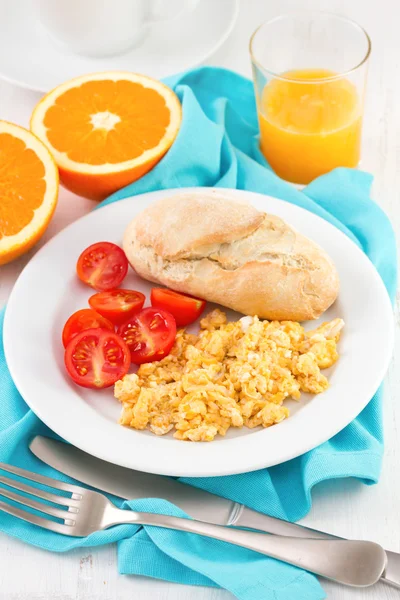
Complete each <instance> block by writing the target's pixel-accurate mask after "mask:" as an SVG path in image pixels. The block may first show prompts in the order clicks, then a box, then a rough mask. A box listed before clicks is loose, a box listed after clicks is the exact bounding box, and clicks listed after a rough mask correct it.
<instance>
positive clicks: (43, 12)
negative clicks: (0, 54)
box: [34, 0, 198, 57]
mask: <svg viewBox="0 0 400 600" xmlns="http://www.w3.org/2000/svg"><path fill="white" fill-rule="evenodd" d="M197 2H198V0H172V1H171V0H168V1H165V0H164V2H162V0H34V4H35V7H36V11H37V15H38V18H39V20H40V22H41V23H42V25H43V26H44V27H45V29H46V30H47V32H48V34H49V35H50V36H51V38H52V39H53V40H54V41H56V42H57V43H58V44H61V45H62V46H63V47H64V48H65V49H66V50H69V51H72V52H75V53H77V54H83V55H86V56H93V57H99V56H110V55H113V54H120V53H122V52H125V51H126V50H128V49H129V48H131V47H132V46H135V45H139V44H140V43H141V42H142V41H143V39H144V37H145V36H146V32H147V31H148V28H149V26H151V25H153V24H155V23H160V22H166V21H171V20H173V19H176V18H178V17H180V16H183V15H184V14H187V13H189V12H190V11H192V10H193V9H194V7H195V6H196V4H197ZM158 8H159V9H161V8H162V9H163V10H162V12H161V11H160V10H157V9H158Z"/></svg>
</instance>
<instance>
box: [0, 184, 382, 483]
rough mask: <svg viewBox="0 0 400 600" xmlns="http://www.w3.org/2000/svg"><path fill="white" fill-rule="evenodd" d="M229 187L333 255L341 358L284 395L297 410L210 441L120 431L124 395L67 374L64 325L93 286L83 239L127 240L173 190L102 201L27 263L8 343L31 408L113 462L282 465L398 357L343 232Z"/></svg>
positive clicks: (359, 259)
mask: <svg viewBox="0 0 400 600" xmlns="http://www.w3.org/2000/svg"><path fill="white" fill-rule="evenodd" d="M193 189H194V188H192V190H193ZM198 190H200V188H198ZM180 191H183V192H184V191H185V190H180ZM186 191H187V190H186ZM176 192H178V190H176ZM231 192H232V194H233V195H235V196H239V197H241V198H245V199H247V200H249V201H250V202H252V203H253V204H254V206H256V208H258V209H261V210H265V211H267V212H271V213H274V214H277V215H279V216H280V217H282V218H283V219H285V220H286V221H287V222H288V223H290V224H292V225H293V226H294V227H296V228H297V229H298V230H299V231H300V232H302V233H303V234H305V235H307V236H308V237H310V238H311V239H314V240H315V241H316V242H317V243H319V244H320V245H321V246H323V247H324V248H325V249H326V250H327V252H328V253H329V254H330V255H331V256H332V258H333V259H334V261H335V263H336V265H337V268H338V271H339V274H340V279H341V292H340V296H339V299H338V301H337V302H336V303H335V304H334V305H333V306H332V307H331V308H330V309H329V310H328V311H327V312H326V313H325V315H324V316H323V320H328V319H332V318H335V317H342V318H343V319H344V320H345V323H346V325H345V329H344V332H343V336H342V339H341V341H340V346H339V351H340V355H341V358H340V360H339V362H338V363H337V364H336V365H335V366H334V367H333V368H332V369H331V372H330V374H329V378H330V382H331V387H330V388H329V390H328V391H326V392H325V393H323V394H321V395H319V396H314V397H313V396H307V395H303V399H302V400H301V401H300V402H299V403H296V402H289V403H288V404H289V406H290V409H291V416H290V417H289V418H288V419H287V420H285V421H283V422H282V423H280V424H278V425H275V426H274V427H270V428H269V429H253V430H249V429H247V428H243V429H241V430H238V429H236V430H235V429H234V428H231V429H230V430H229V432H228V434H227V436H226V437H225V438H221V437H220V438H217V439H216V440H215V441H214V442H212V443H208V444H207V443H191V442H180V441H177V440H174V439H173V438H172V437H171V434H169V435H168V436H164V437H156V436H154V435H153V434H150V433H149V432H141V431H135V430H132V429H128V428H123V427H121V426H120V425H118V424H117V420H118V417H119V414H120V404H119V403H118V402H117V401H116V400H114V398H113V391H112V388H111V389H108V390H103V391H101V392H99V391H91V390H86V389H83V388H80V387H78V386H75V385H74V384H73V383H72V381H70V380H69V378H68V377H67V375H66V373H65V371H64V366H63V348H62V344H61V331H62V328H63V325H64V323H65V321H66V320H67V318H68V317H69V316H70V314H71V313H73V312H74V311H75V310H78V309H79V308H83V307H85V306H86V305H87V299H88V297H89V296H90V295H91V293H92V292H91V290H90V289H89V288H87V287H86V286H84V285H83V284H81V283H80V282H79V281H78V279H77V277H76V274H75V265H76V260H77V257H78V256H79V254H80V252H81V251H82V250H83V249H84V248H85V247H86V246H88V245H89V244H92V243H94V242H96V241H99V240H102V239H106V240H110V241H113V242H116V243H120V241H121V237H122V234H123V231H124V229H125V227H126V225H127V223H128V222H129V221H130V220H131V219H132V217H133V216H134V215H135V214H136V213H137V212H139V211H141V210H142V209H143V208H145V207H146V206H147V205H148V204H149V203H151V202H153V201H155V200H157V199H159V198H161V197H163V196H166V195H167V194H171V193H174V192H173V191H171V190H166V191H159V192H153V193H150V194H143V195H140V196H136V197H132V198H128V199H125V200H122V201H120V202H117V203H115V204H112V205H109V206H107V207H104V208H102V209H99V210H95V211H93V212H91V213H90V214H88V215H86V216H85V217H83V218H81V219H79V220H78V221H76V222H75V223H73V224H71V225H69V226H68V227H67V228H66V229H64V230H63V231H61V232H60V233H59V234H58V235H56V236H55V237H54V238H53V239H51V240H50V241H49V242H48V243H47V244H46V245H45V246H44V247H43V248H42V249H40V250H39V251H38V252H37V254H36V255H35V256H34V258H33V259H32V260H31V261H30V263H29V264H28V265H27V266H26V267H25V269H24V271H23V272H22V274H21V275H20V277H19V279H18V281H17V283H16V285H15V287H14V289H13V291H12V293H11V296H10V299H9V303H8V306H7V311H6V316H5V323H4V344H5V353H6V359H7V363H8V366H9V368H10V371H11V374H12V377H13V379H14V381H15V384H16V386H17V387H18V389H19V391H20V393H21V394H22V396H23V397H24V399H25V400H26V402H27V403H28V404H29V406H30V407H31V408H32V410H34V412H35V413H36V414H37V415H38V416H39V417H40V418H41V419H42V420H43V421H44V422H45V423H46V424H47V425H48V426H49V427H50V428H51V429H53V430H54V431H55V432H56V433H58V434H59V435H60V436H62V437H63V438H65V439H66V440H68V441H69V442H71V443H72V444H74V445H75V446H78V447H79V448H81V449H82V450H85V451H86V452H89V453H90V454H93V455H94V456H98V457H99V458H102V459H104V460H107V461H109V462H112V463H115V464H119V465H123V466H125V467H130V468H132V469H137V470H141V471H148V472H151V473H160V474H164V475H181V476H193V477H196V476H197V477H200V476H208V475H228V474H233V473H241V472H245V471H251V470H256V469H260V468H262V467H268V466H272V465H275V464H278V463H282V462H284V461H287V460H289V459H291V458H295V457H296V456H299V455H300V454H303V453H304V452H307V451H308V450H310V449H312V448H314V447H315V446H318V445H319V444H321V443H322V442H324V441H326V440H327V439H329V438H330V437H332V436H333V435H335V434H336V433H337V432H338V431H340V430H341V429H343V427H345V426H346V425H347V424H348V423H349V422H350V421H351V420H352V419H354V418H355V417H356V416H357V415H358V414H359V412H360V411H361V410H362V409H363V408H364V407H365V406H366V404H367V403H368V401H369V400H370V399H371V398H372V396H373V394H374V393H375V391H376V390H377V388H378V386H379V384H380V383H381V381H382V379H383V377H384V375H385V372H386V369H387V367H388V363H389V360H390V356H391V351H392V344H393V316H392V308H391V305H390V301H389V298H388V295H387V293H386V290H385V288H384V285H383V283H382V281H381V278H380V277H379V275H378V273H377V271H376V270H375V268H374V267H373V265H372V263H371V262H370V261H369V259H368V258H367V257H366V256H365V254H363V252H362V251H361V250H360V249H359V248H358V247H357V246H356V245H355V244H354V243H353V242H352V241H351V240H349V239H348V238H347V237H346V236H345V235H344V234H343V233H341V232H340V231H339V230H338V229H336V228H335V227H333V226H332V225H330V224H329V223H327V222H326V221H324V220H323V219H321V218H319V217H317V216H315V215H314V214H311V213H309V212H307V211H305V210H304V209H302V208H299V207H297V206H293V205H292V204H289V203H288V202H283V201H282V200H277V199H276V198H271V197H269V196H263V195H261V194H255V193H252V192H243V191H235V190H231ZM124 287H127V288H133V289H139V290H141V291H142V292H144V293H146V294H147V296H148V294H149V292H150V289H151V287H152V284H150V283H149V282H146V281H144V280H142V279H140V278H139V277H138V276H136V275H135V274H134V273H133V272H132V271H131V272H130V273H129V275H128V277H127V278H126V280H125V281H124ZM231 314H232V315H234V313H231ZM32 315H34V318H32ZM238 316H240V315H236V318H237V317H238ZM309 326H310V327H314V326H315V322H313V323H312V324H311V323H310V324H309Z"/></svg>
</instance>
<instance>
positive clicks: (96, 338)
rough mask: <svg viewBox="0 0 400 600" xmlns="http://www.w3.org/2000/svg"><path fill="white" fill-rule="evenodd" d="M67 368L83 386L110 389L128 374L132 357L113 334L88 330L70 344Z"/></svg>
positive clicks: (71, 375) (65, 360) (65, 356)
mask: <svg viewBox="0 0 400 600" xmlns="http://www.w3.org/2000/svg"><path fill="white" fill-rule="evenodd" d="M64 362H65V368H66V369H67V373H68V375H69V376H70V377H71V379H73V381H74V382H75V383H77V384H78V385H80V386H82V387H86V388H92V389H101V388H106V387H110V385H113V383H115V382H116V381H118V379H121V377H123V376H124V375H126V373H127V372H128V369H129V366H130V363H131V356H130V352H129V348H128V346H127V345H126V344H125V342H124V340H123V339H121V338H120V337H119V336H118V335H117V334H116V333H114V332H113V331H108V330H106V329H86V330H85V331H82V332H81V333H78V335H76V336H75V337H74V338H72V340H71V341H70V342H69V344H68V346H67V347H66V349H65V355H64Z"/></svg>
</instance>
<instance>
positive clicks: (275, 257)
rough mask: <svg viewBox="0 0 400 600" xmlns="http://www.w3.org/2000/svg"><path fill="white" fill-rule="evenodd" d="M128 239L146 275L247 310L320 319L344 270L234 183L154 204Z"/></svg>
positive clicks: (263, 314)
mask: <svg viewBox="0 0 400 600" xmlns="http://www.w3.org/2000/svg"><path fill="white" fill-rule="evenodd" d="M123 246H124V250H125V252H126V255H127V257H128V260H129V262H130V263H131V265H132V267H133V268H134V269H135V271H136V272H137V273H138V274H139V275H141V276H142V277H144V278H145V279H148V280H150V281H154V282H156V283H160V284H163V285H165V286H167V287H169V288H170V289H173V290H177V291H180V292H185V293H187V294H191V295H193V296H197V297H200V298H204V299H205V300H209V301H211V302H216V303H218V304H221V305H222V306H226V307H228V308H232V309H233V310H236V311H238V312H241V313H244V314H245V315H258V316H259V317H261V318H266V319H271V320H272V319H277V320H294V321H303V320H307V319H316V318H317V317H319V316H320V315H321V313H323V312H324V311H325V310H326V309H327V308H328V307H329V306H330V305H331V304H332V303H333V302H334V300H335V299H336V297H337V294H338V289H339V278H338V274H337V271H336V269H335V266H334V264H333V262H332V260H331V259H330V258H329V256H328V255H327V254H326V252H325V251H324V250H322V248H320V247H319V246H318V245H317V244H315V243H314V242H312V241H311V240H309V239H307V238H306V237H304V236H303V235H301V234H300V233H298V232H297V231H295V230H294V229H293V228H292V227H290V226H289V225H287V224H286V223H285V222H284V221H282V219H280V218H279V217H276V216H273V215H268V214H265V213H262V212H259V211H258V210H256V209H255V208H254V207H253V206H252V205H251V204H248V203H247V202H240V201H237V200H236V199H232V197H230V196H229V192H228V191H226V192H222V191H218V190H212V191H210V190H204V193H199V192H198V191H196V192H192V193H190V192H189V193H185V194H183V193H180V194H179V193H177V194H176V195H174V196H171V197H168V198H165V199H162V200H160V201H158V202H155V203H154V204H151V205H150V206H149V207H148V208H146V209H145V210H144V211H143V212H141V213H140V214H138V215H137V216H136V217H135V218H134V219H133V221H132V222H131V223H130V224H129V226H128V227H127V229H126V232H125V235H124V242H123Z"/></svg>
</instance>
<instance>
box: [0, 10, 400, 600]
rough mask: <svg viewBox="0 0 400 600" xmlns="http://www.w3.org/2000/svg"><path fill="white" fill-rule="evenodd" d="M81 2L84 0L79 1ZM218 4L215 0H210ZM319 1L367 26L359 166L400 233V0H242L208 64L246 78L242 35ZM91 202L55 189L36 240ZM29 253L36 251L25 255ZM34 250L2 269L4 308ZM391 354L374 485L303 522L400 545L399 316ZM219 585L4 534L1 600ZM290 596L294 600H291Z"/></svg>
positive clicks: (344, 595)
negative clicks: (51, 211) (52, 208)
mask: <svg viewBox="0 0 400 600" xmlns="http://www.w3.org/2000/svg"><path fill="white" fill-rule="evenodd" d="M83 1H84V0H83ZM216 2H218V0H216ZM298 8H318V9H320V10H328V11H331V12H337V13H340V14H345V15H347V16H349V17H352V18H353V19H355V20H356V21H358V22H359V23H360V24H362V25H363V26H364V27H365V28H366V29H367V31H368V32H369V33H370V35H371V38H372V43H373V55H372V60H371V65H370V73H369V88H368V98H367V107H366V116H365V128H364V147H363V167H364V168H365V170H368V171H370V172H372V173H374V174H375V184H374V198H375V199H376V201H377V202H378V203H379V204H380V205H381V206H382V207H383V208H384V209H385V210H386V212H387V213H388V214H389V216H390V218H391V220H392V223H393V226H394V228H395V230H396V232H400V108H399V107H400V59H399V56H400V35H399V30H398V18H399V13H400V5H399V0H380V1H379V2H376V0H352V2H348V0H269V1H266V0H242V6H241V12H240V16H239V19H238V22H237V25H236V27H235V30H234V32H233V34H232V36H231V38H230V39H229V40H228V41H227V42H226V43H225V45H224V46H223V47H222V48H221V49H220V50H219V51H218V53H217V54H215V55H214V56H213V57H212V59H210V60H209V64H214V65H220V66H224V67H228V68H231V69H234V70H236V71H238V72H240V73H242V74H244V75H248V76H250V63H249V58H248V50H247V48H248V40H249V37H250V34H251V33H252V31H253V30H254V29H255V27H256V26H257V25H258V24H259V23H260V22H261V21H263V20H265V19H266V18H268V17H269V16H271V15H274V14H277V13H279V12H285V11H288V10H294V9H298ZM38 97H39V96H38V94H35V93H34V92H29V91H26V90H23V89H19V88H17V87H14V86H11V85H9V84H6V83H4V82H0V118H1V119H6V120H9V121H14V122H16V123H19V124H21V125H27V124H28V119H29V115H30V113H31V110H32V107H33V106H34V104H35V103H36V102H37V100H38ZM92 207H93V204H92V203H91V202H90V201H87V200H83V199H81V198H77V197H76V196H74V195H72V194H70V193H68V192H66V191H65V190H61V193H60V200H59V205H58V208H57V211H56V214H55V217H54V218H53V221H52V223H51V225H50V227H49V229H48V231H47V232H46V235H45V237H44V238H43V240H42V243H43V242H44V241H46V240H47V239H48V238H49V237H51V236H52V235H54V234H55V233H56V232H58V231H59V230H60V229H62V228H63V227H65V225H67V224H68V223H69V222H71V221H73V220H75V219H76V218H78V217H79V216H81V215H83V214H85V213H86V212H88V211H89V210H90V209H91V208H92ZM31 254H32V253H31ZM31 254H28V255H26V256H24V257H22V258H21V259H19V260H17V261H15V262H13V263H11V264H9V265H6V266H3V267H1V268H0V306H1V305H2V304H3V303H5V302H6V300H7V297H8V294H9V292H10V290H11V288H12V286H13V283H14V281H15V280H16V278H17V277H18V275H19V273H20V271H21V269H22V268H23V266H24V265H25V264H26V262H27V261H28V260H29V258H30V256H31ZM396 326H397V331H396V334H397V335H396V351H395V358H394V360H393V361H392V365H391V368H390V371H389V374H388V377H387V386H386V401H385V425H386V426H385V429H386V451H385V459H384V469H383V473H382V477H381V480H380V483H379V484H378V485H377V486H372V487H366V486H364V485H362V484H361V483H358V482H355V481H350V480H347V481H346V480H345V481H337V482H331V483H329V484H324V485H321V486H320V487H319V488H317V489H316V490H315V492H314V496H313V500H314V503H313V509H312V511H311V513H310V514H309V515H308V516H307V518H306V519H304V523H305V524H307V525H309V526H311V527H315V528H320V529H325V530H327V531H330V532H332V533H336V534H338V535H343V536H346V537H353V538H370V539H372V540H375V541H377V542H379V543H381V544H382V545H384V546H385V547H386V548H388V549H392V550H395V551H397V552H400V508H399V507H400V468H399V465H400V439H399V434H398V433H397V430H398V426H399V422H400V398H399V397H398V396H399V394H400V319H399V314H398V313H397V319H396ZM324 588H325V589H326V591H327V594H328V597H329V598H330V599H332V600H342V599H346V600H367V599H368V600H394V599H395V598H400V591H397V590H395V589H392V588H389V587H386V586H383V585H380V584H379V585H377V586H375V587H374V588H373V589H368V590H356V589H349V588H344V587H340V586H338V585H335V584H333V583H329V582H324ZM231 597H232V596H231V595H230V594H229V593H228V592H226V591H221V590H215V589H209V588H194V587H188V586H180V585H177V584H169V583H165V582H160V581H155V580H150V579H146V578H143V577H133V576H132V577H127V576H120V575H118V572H117V567H116V548H115V547H114V546H108V547H105V548H102V549H100V550H93V551H91V550H86V551H84V552H82V551H74V552H71V553H69V554H67V555H56V554H50V553H47V552H44V551H40V550H38V549H35V548H32V547H30V546H28V545H26V544H22V543H20V542H18V541H16V540H13V539H11V538H9V537H6V536H4V535H1V534H0V600H53V599H54V600H128V599H129V600H131V599H133V598H134V599H135V600H142V599H147V598H151V599H152V600H170V599H172V598H174V599H176V600H185V599H189V598H190V599H191V600H222V599H224V598H226V599H228V598H231ZM293 600H295V599H293Z"/></svg>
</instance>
